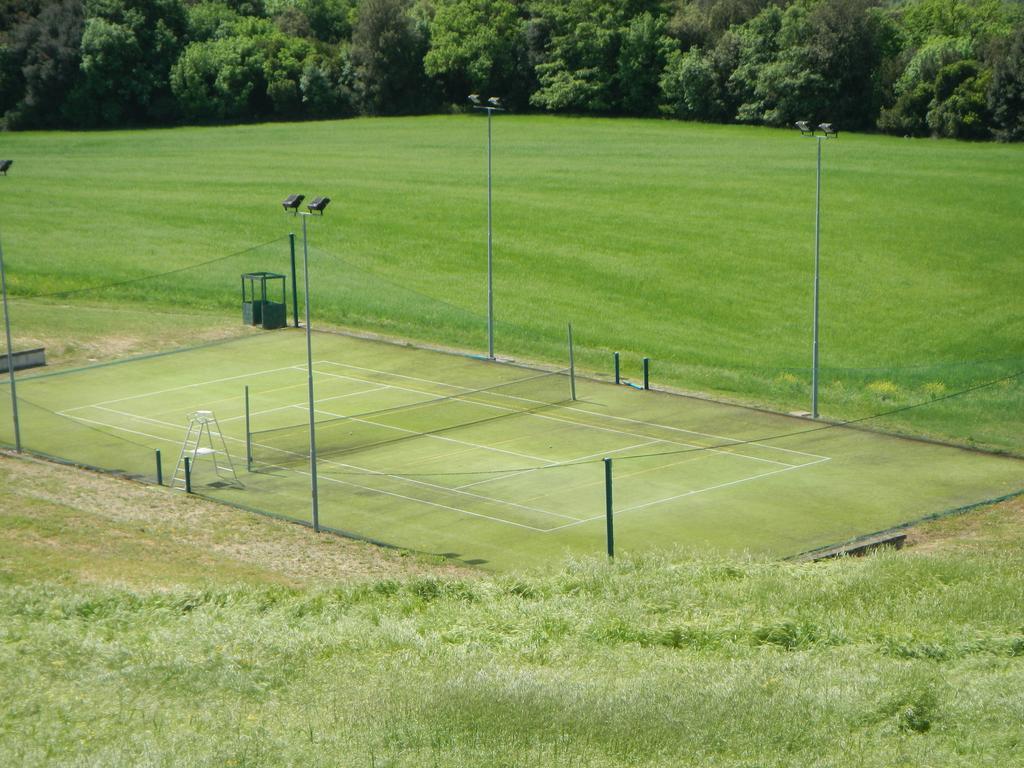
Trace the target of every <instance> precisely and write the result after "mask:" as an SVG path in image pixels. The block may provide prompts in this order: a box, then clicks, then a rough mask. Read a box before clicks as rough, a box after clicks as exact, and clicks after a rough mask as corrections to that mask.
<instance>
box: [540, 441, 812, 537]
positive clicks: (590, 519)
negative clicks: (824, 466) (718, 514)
mask: <svg viewBox="0 0 1024 768" xmlns="http://www.w3.org/2000/svg"><path fill="white" fill-rule="evenodd" d="M823 461H829V459H828V458H827V457H822V459H821V460H819V461H814V462H810V463H808V464H794V465H792V466H789V467H784V468H782V469H773V470H771V471H770V472H762V473H761V474H759V475H751V476H750V477H743V478H740V479H739V480H731V481H730V482H727V483H719V484H718V485H709V486H708V487H707V488H695V489H694V490H692V491H687V492H686V493H680V494H678V495H676V496H669V497H666V498H664V499H657V500H656V501H649V502H646V503H644V504H637V505H635V506H632V507H626V508H625V509H620V510H618V511H616V512H613V516H615V517H618V516H619V515H623V514H625V513H627V512H636V511H637V510H639V509H647V508H649V507H653V506H657V505H658V504H667V503H668V502H670V501H676V500H677V499H683V498H686V497H687V496H695V495H697V494H698V493H707V492H709V491H717V490H719V489H720V488H728V487H730V486H734V485H740V484H741V483H749V482H750V481H751V480H760V479H761V478H763V477H768V476H770V475H780V474H782V473H783V472H792V471H793V470H795V469H804V468H805V467H813V466H814V465H815V464H821V463H822V462H823ZM604 517H605V516H604V515H594V516H593V517H588V518H587V519H586V520H581V521H580V522H579V523H566V524H565V525H562V526H559V527H558V528H552V529H551V530H550V531H549V532H550V533H554V532H555V531H560V530H563V529H565V528H572V527H573V526H576V525H581V524H583V523H592V522H594V521H595V520H603V519H604Z"/></svg>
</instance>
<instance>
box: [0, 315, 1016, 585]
mask: <svg viewBox="0 0 1024 768" xmlns="http://www.w3.org/2000/svg"><path fill="white" fill-rule="evenodd" d="M313 343H314V347H313V357H314V361H315V362H314V366H313V368H314V382H315V389H316V411H317V435H318V448H319V462H318V475H319V491H320V505H319V514H320V523H321V525H323V526H324V527H326V528H331V529H336V530H340V531H344V532H347V533H351V534H357V535H359V536H363V537H367V538H370V539H373V540H377V541H380V542H385V543H388V544H393V545H397V546H401V547H406V548H410V549H415V550H419V551H426V552H432V553H443V554H446V555H449V556H454V557H458V558H460V559H462V560H465V561H470V562H474V563H480V564H486V565H487V566H489V567H494V568H497V569H508V568H514V567H517V566H532V565H538V564H542V563H544V562H546V561H550V560H552V559H559V558H561V557H562V556H564V555H565V553H567V552H573V553H585V552H600V551H603V550H604V546H605V464H604V462H603V459H605V458H610V459H612V474H613V481H614V484H613V488H614V509H615V535H616V545H617V548H618V549H619V550H620V551H621V550H630V551H639V550H645V549H650V548H658V547H665V546H672V545H675V544H682V545H695V546H713V547H719V548H728V549H737V550H740V549H745V550H752V551H758V552H767V553H771V554H774V555H778V556H786V555H793V554H796V553H799V552H802V551H805V550H808V549H812V548H815V547H819V546H824V545H828V544H832V543H836V542H840V541H844V540H847V539H850V538H853V537H856V536H858V535H861V534H865V533H870V532H874V531H877V530H881V529H885V528H888V527H891V526H894V525H897V524H900V523H903V522H907V521H910V520H914V519H917V518H920V517H922V516H925V515H929V514H933V513H938V512H942V511H945V510H949V509H953V508H957V507H960V506H963V505H967V504H971V503H975V502H978V501H982V500H986V499H992V498H996V497H999V496H1003V495H1006V494H1008V493H1012V492H1015V491H1017V490H1018V489H1020V488H1021V487H1024V462H1022V461H1020V460H1018V459H1012V458H1006V457H998V456H993V455H988V454H983V453H979V452H972V451H966V450H962V449H958V448H953V447H949V446H943V445H938V444H930V443H924V442H918V441H913V440H907V439H901V438H896V437H891V436H886V435H883V434H878V433H875V432H870V431H866V430H861V429H853V428H849V427H829V426H827V425H823V424H820V423H815V422H811V421H809V420H807V419H800V418H794V417H788V416H782V415H778V414H772V413H767V412H763V411H757V410H752V409H748V408H742V407H737V406H732V405H726V404H722V403H716V402H711V401H707V400H702V399H698V398H692V397H683V396H679V395H673V394H668V393H663V392H655V391H641V390H637V389H636V388H633V387H627V386H616V385H614V384H612V383H608V382H604V381H597V380H594V379H590V378H581V377H578V378H577V381H576V387H577V398H578V399H577V400H575V401H573V400H572V399H571V398H570V381H569V377H568V376H567V374H566V372H565V371H559V370H552V371H545V370H539V369H535V368H529V367H525V366H520V365H516V364H513V363H508V362H492V361H488V360H484V359H480V358H476V357H471V356H465V355H458V354H452V353H445V352H438V351H432V350H427V349H421V348H415V347H410V346H406V345H399V344H392V343H386V342H381V341H375V340H369V339H362V338H356V337H351V336H345V335H340V334H333V333H316V334H314V337H313ZM246 387H248V390H249V398H250V416H251V430H252V431H251V435H252V436H251V442H252V455H253V463H252V466H251V468H247V466H246V464H247V462H246V426H245V411H244V390H245V388H246ZM0 394H3V395H4V396H5V397H9V392H7V390H4V391H3V392H2V393H0ZM18 396H19V406H20V416H21V431H22V440H23V443H24V445H25V446H26V447H27V448H29V449H31V450H34V451H38V452H40V453H45V454H48V455H52V456H56V457H60V458H64V459H67V460H70V461H74V462H77V463H82V464H86V465H90V466H95V467H99V468H102V469H106V470H114V471H119V472H124V473H126V474H129V475H134V476H140V477H144V478H150V479H152V478H154V477H155V473H156V460H155V451H156V450H158V449H159V450H160V452H161V455H162V458H163V469H164V475H165V478H164V479H165V483H170V482H171V476H172V473H173V472H174V468H175V463H176V461H177V459H178V456H179V453H180V451H181V448H182V442H183V439H184V437H185V433H186V429H187V426H188V416H189V414H190V413H191V412H193V411H197V410H210V411H212V412H213V413H214V414H215V415H216V417H217V419H218V422H219V425H220V428H221V430H222V431H223V434H224V437H225V442H226V445H227V447H228V452H229V453H230V456H231V459H232V460H233V462H234V466H235V469H236V471H237V476H238V481H239V482H238V483H235V482H233V480H232V478H231V477H230V476H229V475H226V474H224V473H221V474H220V475H218V474H217V473H215V472H214V468H213V464H212V460H211V458H210V457H209V456H206V457H204V456H200V457H199V458H198V459H197V460H196V465H195V471H194V475H193V483H194V490H195V491H196V492H199V493H202V494H203V495H206V496H209V497H212V498H215V499H220V500H223V501H227V502H231V503H235V504H239V505H242V506H246V507H250V508H253V509H258V510H261V511H265V512H269V513H273V514H276V515H281V516H284V517H288V518H292V519H296V520H304V521H308V520H309V519H310V492H309V486H310V477H309V465H308V457H307V450H308V432H307V430H306V428H305V426H304V425H305V422H306V416H307V399H306V398H307V376H306V368H305V343H304V337H303V334H302V332H301V331H296V330H294V329H287V330H281V331H275V332H267V333H262V334H256V335H250V336H247V337H243V338H239V339H235V340H231V341H227V342H221V343H215V344H210V345H206V346H201V347H197V348H192V349H186V350H181V351H177V352H172V353H168V354H162V355H154V356H149V357H144V358H138V359H134V360H128V361H124V362H119V363H114V364H108V365H100V366H95V367H90V368H84V369H79V370H74V371H68V372H60V373H54V374H45V373H44V374H40V375H34V376H26V377H25V378H22V379H20V380H19V381H18ZM5 410H6V409H5ZM2 419H3V421H0V430H2V433H0V436H2V438H3V440H4V441H5V442H8V443H10V442H12V440H11V433H12V429H11V424H10V415H9V414H5V415H4V416H3V417H2ZM880 426H884V421H883V423H882V424H880Z"/></svg>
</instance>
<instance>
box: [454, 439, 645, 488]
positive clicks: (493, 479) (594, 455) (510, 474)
mask: <svg viewBox="0 0 1024 768" xmlns="http://www.w3.org/2000/svg"><path fill="white" fill-rule="evenodd" d="M656 442H658V441H657V440H656V439H655V440H650V441H648V442H646V443H637V444H636V445H627V446H626V447H625V448H616V449H615V450H612V451H600V452H598V453H591V454H589V455H587V456H578V457H576V458H575V459H572V460H571V461H568V462H563V461H552V462H550V463H548V464H545V465H544V466H543V467H530V468H529V469H521V470H519V471H518V472H505V473H504V474H502V475H500V476H499V477H488V478H487V479H485V480H474V481H473V482H472V483H466V484H465V485H460V486H457V487H458V488H472V487H473V486H474V485H483V484H484V483H493V482H496V481H498V480H504V479H505V478H508V477H519V476H520V475H525V474H528V473H530V472H536V471H537V470H540V469H549V468H551V467H557V466H560V465H571V464H574V463H576V462H584V461H588V460H590V459H596V458H597V457H598V456H611V455H612V454H615V453H622V452H623V451H631V450H633V449H634V448H643V447H645V446H648V445H651V444H653V443H656ZM498 471H499V472H500V471H501V470H498Z"/></svg>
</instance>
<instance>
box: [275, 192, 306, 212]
mask: <svg viewBox="0 0 1024 768" xmlns="http://www.w3.org/2000/svg"><path fill="white" fill-rule="evenodd" d="M305 199H306V196H305V195H288V197H286V198H285V199H284V201H283V202H282V203H281V206H282V207H283V208H284V209H285V210H286V211H292V212H293V213H298V212H299V206H300V205H302V201H303V200H305Z"/></svg>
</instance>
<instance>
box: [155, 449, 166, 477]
mask: <svg viewBox="0 0 1024 768" xmlns="http://www.w3.org/2000/svg"><path fill="white" fill-rule="evenodd" d="M156 484H157V485H163V484H164V466H163V462H162V461H161V460H160V449H159V448H157V449H156Z"/></svg>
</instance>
